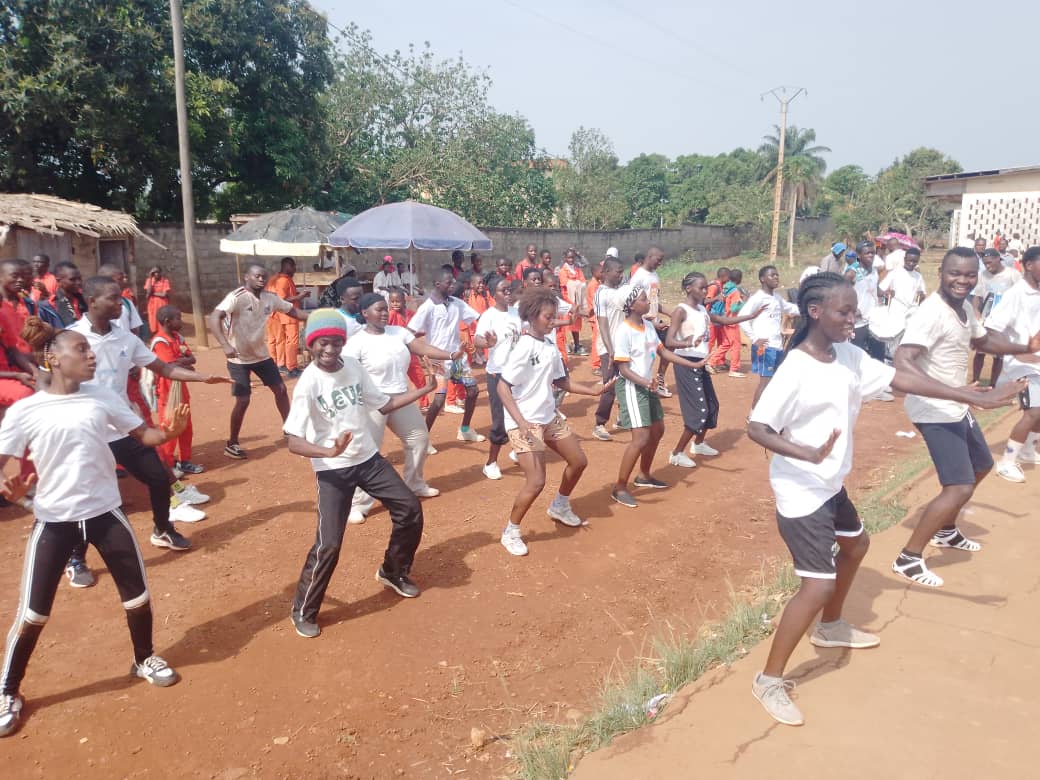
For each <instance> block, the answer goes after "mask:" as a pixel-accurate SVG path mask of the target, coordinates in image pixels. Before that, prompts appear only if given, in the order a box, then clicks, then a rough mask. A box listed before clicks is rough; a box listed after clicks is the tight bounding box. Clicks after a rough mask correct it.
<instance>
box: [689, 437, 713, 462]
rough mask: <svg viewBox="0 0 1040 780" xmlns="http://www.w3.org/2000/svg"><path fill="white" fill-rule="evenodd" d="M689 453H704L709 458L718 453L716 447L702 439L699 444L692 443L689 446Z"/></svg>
mask: <svg viewBox="0 0 1040 780" xmlns="http://www.w3.org/2000/svg"><path fill="white" fill-rule="evenodd" d="M690 454H691V455H706V456H707V457H709V458H713V457H715V456H716V455H718V454H719V451H718V450H717V449H715V448H714V447H712V446H711V445H710V444H707V443H706V442H703V441H702V442H701V443H700V444H694V445H693V446H692V447H691V448H690Z"/></svg>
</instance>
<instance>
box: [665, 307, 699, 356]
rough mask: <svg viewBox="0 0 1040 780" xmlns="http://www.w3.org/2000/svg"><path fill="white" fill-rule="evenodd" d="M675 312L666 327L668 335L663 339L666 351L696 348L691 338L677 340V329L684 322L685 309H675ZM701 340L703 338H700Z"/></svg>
mask: <svg viewBox="0 0 1040 780" xmlns="http://www.w3.org/2000/svg"><path fill="white" fill-rule="evenodd" d="M676 309H677V311H676V312H675V314H674V315H673V316H672V322H671V324H670V325H669V326H668V333H667V334H666V335H665V337H664V345H665V346H666V347H668V349H689V348H690V347H694V346H696V344H695V342H694V338H693V336H690V337H689V338H688V339H683V340H682V341H680V340H679V338H678V336H679V328H680V327H682V324H683V323H684V322H686V309H684V308H682V307H681V306H677V307H676ZM701 339H702V340H703V336H702V337H701Z"/></svg>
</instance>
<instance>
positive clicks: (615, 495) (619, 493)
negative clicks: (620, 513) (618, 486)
mask: <svg viewBox="0 0 1040 780" xmlns="http://www.w3.org/2000/svg"><path fill="white" fill-rule="evenodd" d="M610 497H611V498H612V499H614V500H615V501H617V502H618V503H619V504H621V506H627V507H632V508H635V507H637V506H639V502H638V501H636V500H635V498H633V497H632V494H631V493H629V492H628V491H627V490H612V491H610Z"/></svg>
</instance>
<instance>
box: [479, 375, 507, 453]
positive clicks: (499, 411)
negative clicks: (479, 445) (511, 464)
mask: <svg viewBox="0 0 1040 780" xmlns="http://www.w3.org/2000/svg"><path fill="white" fill-rule="evenodd" d="M484 378H485V379H486V380H487V394H488V406H489V407H490V409H491V430H490V431H488V439H489V440H490V441H491V443H492V444H497V445H498V446H500V447H501V446H502V445H503V444H508V443H509V435H508V434H507V433H506V418H505V407H503V406H502V399H501V398H500V397H499V395H498V383H499V382H500V381H501V380H502V376H501V374H492V373H487V374H485V375H484Z"/></svg>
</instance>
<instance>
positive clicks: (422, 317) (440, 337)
mask: <svg viewBox="0 0 1040 780" xmlns="http://www.w3.org/2000/svg"><path fill="white" fill-rule="evenodd" d="M478 319H480V315H479V314H478V313H477V312H476V310H475V309H473V308H471V307H470V306H468V305H467V304H465V303H463V302H462V301H460V300H459V299H458V298H448V299H447V300H446V301H445V302H444V303H434V301H433V298H427V299H426V300H425V301H423V302H422V305H421V306H419V308H418V309H417V310H416V312H415V316H414V317H412V319H411V321H410V322H409V323H408V327H409V328H411V329H412V330H413V331H415V332H416V333H425V334H426V341H427V342H429V344H430V345H432V346H434V347H437V349H443V350H445V351H447V352H455V351H457V350H458V348H459V346H460V345H461V344H462V339H461V338H460V337H459V323H461V322H465V323H466V324H467V325H468V324H469V323H471V322H476V321H477V320H478Z"/></svg>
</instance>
